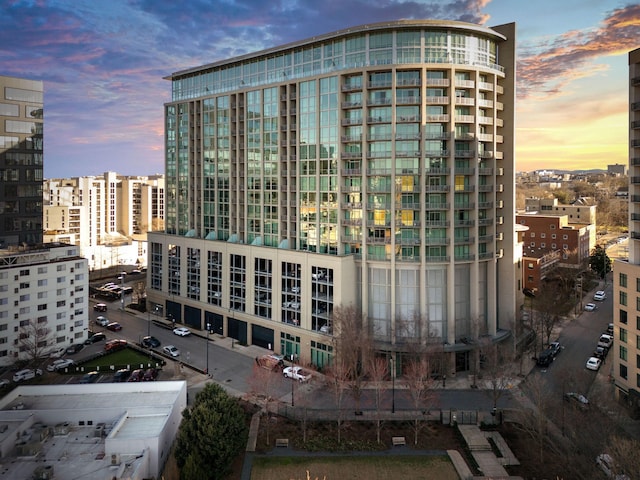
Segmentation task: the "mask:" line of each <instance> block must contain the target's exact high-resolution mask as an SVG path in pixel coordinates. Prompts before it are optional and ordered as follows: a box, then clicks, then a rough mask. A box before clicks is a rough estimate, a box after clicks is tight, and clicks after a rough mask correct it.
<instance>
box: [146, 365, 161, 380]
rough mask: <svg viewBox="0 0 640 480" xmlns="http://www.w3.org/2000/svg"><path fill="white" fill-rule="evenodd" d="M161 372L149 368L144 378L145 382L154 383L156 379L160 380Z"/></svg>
mask: <svg viewBox="0 0 640 480" xmlns="http://www.w3.org/2000/svg"><path fill="white" fill-rule="evenodd" d="M159 373H160V371H159V370H158V369H157V368H153V367H152V368H147V370H146V371H145V372H144V375H143V376H142V381H143V382H153V381H154V380H155V379H156V378H158V374H159Z"/></svg>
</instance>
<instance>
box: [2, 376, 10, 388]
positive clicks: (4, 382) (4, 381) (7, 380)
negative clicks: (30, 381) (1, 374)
mask: <svg viewBox="0 0 640 480" xmlns="http://www.w3.org/2000/svg"><path fill="white" fill-rule="evenodd" d="M10 383H11V382H10V381H9V379H8V378H3V379H0V388H4V387H6V386H7V385H9V384H10Z"/></svg>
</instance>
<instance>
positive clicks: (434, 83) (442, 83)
mask: <svg viewBox="0 0 640 480" xmlns="http://www.w3.org/2000/svg"><path fill="white" fill-rule="evenodd" d="M425 83H426V84H427V87H448V86H449V85H450V84H451V82H450V81H449V79H448V78H428V77H427V79H426V81H425Z"/></svg>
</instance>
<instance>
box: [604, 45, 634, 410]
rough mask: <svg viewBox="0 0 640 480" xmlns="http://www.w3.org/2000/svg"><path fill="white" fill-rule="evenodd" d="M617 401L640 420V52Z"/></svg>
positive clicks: (618, 294) (616, 318)
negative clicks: (621, 402)
mask: <svg viewBox="0 0 640 480" xmlns="http://www.w3.org/2000/svg"><path fill="white" fill-rule="evenodd" d="M613 281H614V285H613V287H614V298H613V324H614V344H613V351H612V352H611V353H612V356H613V370H612V376H613V380H614V382H615V385H616V394H617V397H618V398H619V399H620V400H621V401H623V402H624V403H626V404H627V405H628V407H629V411H630V413H631V415H632V416H633V417H634V418H640V49H636V50H633V51H631V52H630V53H629V259H628V261H623V260H617V261H616V262H615V264H614V268H613Z"/></svg>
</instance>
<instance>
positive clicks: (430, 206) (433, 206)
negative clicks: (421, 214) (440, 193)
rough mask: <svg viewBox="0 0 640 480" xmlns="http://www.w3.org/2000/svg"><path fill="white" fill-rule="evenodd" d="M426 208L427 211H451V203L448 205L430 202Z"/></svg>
mask: <svg viewBox="0 0 640 480" xmlns="http://www.w3.org/2000/svg"><path fill="white" fill-rule="evenodd" d="M424 207H425V208H426V209H427V210H449V203H447V202H443V203H434V202H429V203H427V204H425V206H424Z"/></svg>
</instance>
